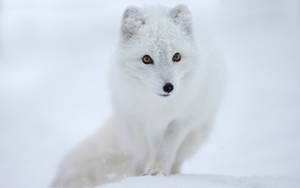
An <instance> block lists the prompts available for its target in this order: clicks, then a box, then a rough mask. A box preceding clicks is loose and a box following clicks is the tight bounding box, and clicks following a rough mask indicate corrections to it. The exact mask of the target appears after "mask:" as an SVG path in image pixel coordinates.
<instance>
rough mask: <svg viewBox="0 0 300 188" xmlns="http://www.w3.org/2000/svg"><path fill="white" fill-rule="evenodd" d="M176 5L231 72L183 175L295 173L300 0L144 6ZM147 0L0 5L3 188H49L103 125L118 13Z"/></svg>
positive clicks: (299, 170)
mask: <svg viewBox="0 0 300 188" xmlns="http://www.w3.org/2000/svg"><path fill="white" fill-rule="evenodd" d="M177 2H181V3H183V2H184V3H186V4H187V5H188V6H189V7H190V9H191V11H192V13H193V16H194V22H195V29H196V30H202V29H203V30H207V31H208V33H209V34H210V35H211V37H212V39H213V40H214V42H215V44H216V47H217V48H219V49H220V51H221V52H222V54H223V56H224V59H225V61H226V64H227V69H228V72H229V82H228V89H227V93H226V96H225V99H224V102H223V105H222V107H221V109H220V112H219V116H218V118H217V121H216V125H215V129H214V132H213V134H212V136H211V138H210V139H209V140H208V141H207V143H206V144H205V145H204V146H203V147H202V149H201V150H200V151H199V152H198V154H197V155H196V156H195V157H194V158H193V159H191V160H190V161H188V162H187V163H186V165H185V166H184V169H183V172H184V173H193V174H223V175H234V176H288V177H299V176H300V136H299V133H300V123H299V120H300V114H299V113H300V109H299V108H300V1H298V0H289V1H287V0H253V1H250V0H249V1H245V0H243V1H240V0H210V1H209V0H201V1H166V2H164V1H162V0H160V1H154V0H153V1H151V4H156V3H160V4H164V5H170V6H173V5H175V4H177ZM145 3H146V4H147V1H144V2H143V1H114V0H110V1H100V0H98V1H96V0H86V1H83V0H73V1H71V0H64V1H61V0H60V1H59V0H44V1H38V0H27V1H21V0H4V1H3V0H2V2H1V1H0V6H1V8H0V187H9V188H19V187H22V188H27V187H28V188H41V187H46V186H48V185H49V184H50V182H51V179H52V178H53V176H54V174H55V171H56V169H57V166H58V164H59V162H60V161H61V159H62V157H63V156H64V155H65V154H66V153H67V152H68V151H69V150H70V149H71V148H73V147H74V146H76V144H78V143H79V142H80V141H82V140H83V139H84V138H86V137H87V136H88V135H90V134H92V133H93V132H94V131H96V130H97V129H99V127H101V125H102V124H103V123H104V122H105V119H106V118H108V117H109V115H110V113H111V105H110V101H109V91H108V85H107V82H106V81H107V70H108V66H109V63H110V59H111V57H112V56H113V53H114V48H115V46H116V45H117V42H118V38H119V27H120V26H119V24H120V19H121V15H122V11H123V10H124V8H125V7H126V6H127V5H143V4H145ZM196 34H197V32H196ZM199 45H201V44H199Z"/></svg>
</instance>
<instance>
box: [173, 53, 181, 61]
mask: <svg viewBox="0 0 300 188" xmlns="http://www.w3.org/2000/svg"><path fill="white" fill-rule="evenodd" d="M180 60H181V55H180V53H179V52H177V53H175V54H174V55H173V58H172V61H174V62H178V61H180Z"/></svg>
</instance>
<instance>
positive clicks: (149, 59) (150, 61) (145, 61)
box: [142, 55, 153, 64]
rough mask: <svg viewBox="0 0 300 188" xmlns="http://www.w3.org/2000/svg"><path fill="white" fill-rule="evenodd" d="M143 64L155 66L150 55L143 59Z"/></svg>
mask: <svg viewBox="0 0 300 188" xmlns="http://www.w3.org/2000/svg"><path fill="white" fill-rule="evenodd" d="M142 60H143V63H145V64H153V60H152V58H151V57H150V56H149V55H144V56H143V57H142Z"/></svg>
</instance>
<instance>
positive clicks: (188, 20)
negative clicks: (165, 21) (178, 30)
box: [169, 4, 192, 34]
mask: <svg viewBox="0 0 300 188" xmlns="http://www.w3.org/2000/svg"><path fill="white" fill-rule="evenodd" d="M169 15H170V17H171V19H172V20H173V21H174V22H175V24H178V25H180V26H181V27H182V29H183V30H184V31H185V32H186V33H187V34H191V33H192V14H191V12H190V10H189V9H188V7H187V6H185V5H182V4H180V5H177V6H175V7H174V8H172V9H171V10H170V12H169Z"/></svg>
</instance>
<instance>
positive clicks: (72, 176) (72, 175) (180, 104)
mask: <svg viewBox="0 0 300 188" xmlns="http://www.w3.org/2000/svg"><path fill="white" fill-rule="evenodd" d="M196 43H197V42H196V40H195V38H194V33H193V28H192V19H191V14H190V11H189V10H188V8H187V7H186V6H184V5H178V6H176V7H174V8H171V9H169V8H166V7H145V8H137V7H129V8H127V9H126V10H125V12H124V14H123V19H122V25H121V40H120V44H119V47H118V49H117V53H116V57H115V60H114V62H113V63H112V65H111V72H110V80H109V81H110V84H109V85H110V87H111V97H112V105H113V110H114V111H113V116H112V118H111V119H110V120H109V121H108V122H107V123H106V125H105V126H104V127H103V128H102V130H100V131H99V132H98V133H96V134H95V135H94V136H91V137H90V138H88V139H87V140H86V141H85V142H83V143H82V144H81V145H80V146H78V147H77V148H76V149H75V150H74V151H73V152H71V153H70V154H69V155H68V156H67V157H66V158H65V160H64V162H63V163H62V166H61V168H60V171H59V172H58V174H57V177H56V179H55V181H54V184H53V186H54V187H61V188H69V187H70V188H71V187H72V188H77V187H92V186H94V185H100V184H104V183H107V182H111V181H116V180H120V179H121V178H123V177H127V176H139V175H156V174H163V175H169V174H174V173H178V172H179V170H180V167H181V165H182V163H183V161H184V160H185V159H186V158H188V157H190V156H191V155H193V154H194V153H195V152H196V151H197V149H198V148H199V146H200V144H201V143H203V141H204V140H205V139H206V138H207V136H208V135H209V132H210V130H211V127H212V123H213V122H214V119H215V115H216V111H217V107H218V105H219V103H220V99H221V96H222V90H223V82H224V77H223V74H222V68H221V67H222V66H221V64H220V61H219V60H218V58H217V57H216V56H215V55H214V54H213V53H212V52H213V50H211V49H208V45H207V44H205V43H203V44H200V45H199V48H198V47H197V46H196Z"/></svg>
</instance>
